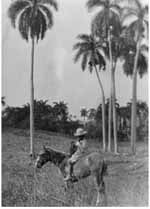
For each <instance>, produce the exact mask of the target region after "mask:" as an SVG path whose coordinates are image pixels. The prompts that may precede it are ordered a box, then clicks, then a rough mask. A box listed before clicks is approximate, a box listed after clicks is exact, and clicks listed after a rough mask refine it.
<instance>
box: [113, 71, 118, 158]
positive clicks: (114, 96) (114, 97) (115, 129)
mask: <svg viewBox="0 0 150 209" xmlns="http://www.w3.org/2000/svg"><path fill="white" fill-rule="evenodd" d="M115 101H116V89H115V68H113V70H112V108H113V133H114V152H115V153H116V154H117V120H116V119H117V118H116V105H115Z"/></svg>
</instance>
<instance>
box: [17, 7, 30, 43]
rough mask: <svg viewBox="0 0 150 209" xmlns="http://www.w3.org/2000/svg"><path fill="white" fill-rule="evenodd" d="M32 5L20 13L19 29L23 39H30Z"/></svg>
mask: <svg viewBox="0 0 150 209" xmlns="http://www.w3.org/2000/svg"><path fill="white" fill-rule="evenodd" d="M31 10H32V9H31V7H29V8H27V9H25V10H24V11H23V12H22V14H21V15H20V18H19V22H18V29H19V32H20V34H21V36H22V38H23V39H25V40H26V41H28V37H29V32H30V23H31Z"/></svg>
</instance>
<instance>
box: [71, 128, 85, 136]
mask: <svg viewBox="0 0 150 209" xmlns="http://www.w3.org/2000/svg"><path fill="white" fill-rule="evenodd" d="M86 134H87V132H86V131H84V130H83V128H77V130H76V132H75V134H74V136H84V135H86Z"/></svg>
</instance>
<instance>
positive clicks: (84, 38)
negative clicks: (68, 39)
mask: <svg viewBox="0 0 150 209" xmlns="http://www.w3.org/2000/svg"><path fill="white" fill-rule="evenodd" d="M77 39H81V40H83V41H86V42H88V41H89V40H90V36H89V35H87V34H79V35H78V36H77Z"/></svg>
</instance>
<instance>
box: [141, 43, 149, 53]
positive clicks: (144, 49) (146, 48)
mask: <svg viewBox="0 0 150 209" xmlns="http://www.w3.org/2000/svg"><path fill="white" fill-rule="evenodd" d="M140 52H141V53H143V52H148V46H147V45H146V44H142V45H141V47H140Z"/></svg>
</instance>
